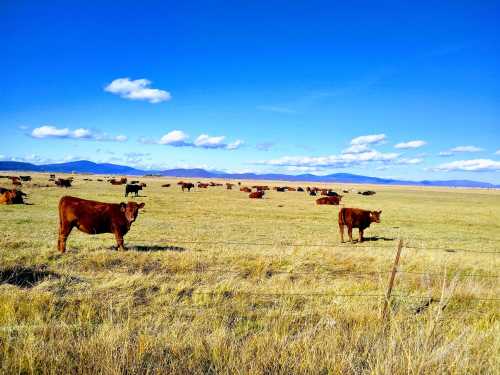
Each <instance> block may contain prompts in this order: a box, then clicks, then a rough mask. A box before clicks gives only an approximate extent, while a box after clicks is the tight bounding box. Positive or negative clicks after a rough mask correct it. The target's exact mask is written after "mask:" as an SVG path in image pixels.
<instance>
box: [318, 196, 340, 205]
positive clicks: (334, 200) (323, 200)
mask: <svg viewBox="0 0 500 375" xmlns="http://www.w3.org/2000/svg"><path fill="white" fill-rule="evenodd" d="M341 199H342V197H341V196H338V197H322V198H319V199H316V204H331V205H338V204H339V203H340V200H341Z"/></svg>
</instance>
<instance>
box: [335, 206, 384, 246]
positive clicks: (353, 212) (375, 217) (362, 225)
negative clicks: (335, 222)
mask: <svg viewBox="0 0 500 375" xmlns="http://www.w3.org/2000/svg"><path fill="white" fill-rule="evenodd" d="M381 213H382V211H367V210H362V209H360V208H342V209H341V210H340V211H339V229H340V239H341V241H342V242H344V225H345V226H347V234H348V235H349V240H350V241H351V242H353V240H352V228H358V229H359V242H363V231H364V230H365V229H366V228H368V227H369V226H370V224H371V223H380V214H381Z"/></svg>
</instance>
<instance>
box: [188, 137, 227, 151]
mask: <svg viewBox="0 0 500 375" xmlns="http://www.w3.org/2000/svg"><path fill="white" fill-rule="evenodd" d="M224 138H226V137H224V136H219V137H210V136H209V135H207V134H201V135H199V136H198V138H196V140H195V141H194V145H195V146H197V147H203V148H225V147H226V145H225V144H224V143H223V142H224Z"/></svg>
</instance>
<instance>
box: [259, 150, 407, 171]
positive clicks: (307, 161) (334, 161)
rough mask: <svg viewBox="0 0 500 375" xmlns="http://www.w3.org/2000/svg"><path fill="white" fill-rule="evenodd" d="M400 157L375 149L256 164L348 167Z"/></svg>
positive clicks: (291, 157)
mask: <svg viewBox="0 0 500 375" xmlns="http://www.w3.org/2000/svg"><path fill="white" fill-rule="evenodd" d="M398 157H399V154H396V153H382V152H379V151H375V150H370V151H367V152H362V153H358V154H342V155H330V156H316V157H314V156H313V157H311V156H284V157H281V158H278V159H273V160H264V161H258V162H256V164H264V165H274V166H294V167H321V168H328V167H329V168H347V167H350V166H353V165H359V164H363V163H366V162H374V161H377V162H391V161H394V160H395V159H397V158H398Z"/></svg>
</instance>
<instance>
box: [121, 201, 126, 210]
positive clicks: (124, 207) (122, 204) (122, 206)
mask: <svg viewBox="0 0 500 375" xmlns="http://www.w3.org/2000/svg"><path fill="white" fill-rule="evenodd" d="M126 209H127V205H126V204H125V203H124V202H121V203H120V210H121V211H122V212H125V210H126Z"/></svg>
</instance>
